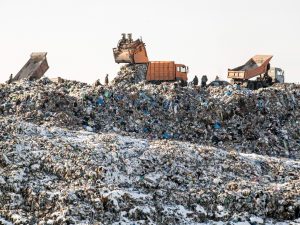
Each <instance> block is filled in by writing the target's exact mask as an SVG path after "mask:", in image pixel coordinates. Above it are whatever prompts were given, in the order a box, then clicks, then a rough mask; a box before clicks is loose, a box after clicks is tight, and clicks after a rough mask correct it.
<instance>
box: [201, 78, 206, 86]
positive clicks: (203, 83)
mask: <svg viewBox="0 0 300 225" xmlns="http://www.w3.org/2000/svg"><path fill="white" fill-rule="evenodd" d="M206 82H207V76H206V75H203V76H202V78H201V87H206Z"/></svg>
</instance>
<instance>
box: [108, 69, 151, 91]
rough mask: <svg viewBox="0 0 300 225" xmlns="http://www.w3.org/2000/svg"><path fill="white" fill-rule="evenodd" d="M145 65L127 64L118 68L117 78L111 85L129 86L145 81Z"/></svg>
mask: <svg viewBox="0 0 300 225" xmlns="http://www.w3.org/2000/svg"><path fill="white" fill-rule="evenodd" d="M146 75H147V65H146V64H129V65H124V66H122V67H121V68H120V71H119V73H118V76H117V77H116V78H115V79H114V80H113V81H112V84H113V85H118V86H122V87H124V86H131V85H132V84H138V83H141V82H144V81H145V80H146Z"/></svg>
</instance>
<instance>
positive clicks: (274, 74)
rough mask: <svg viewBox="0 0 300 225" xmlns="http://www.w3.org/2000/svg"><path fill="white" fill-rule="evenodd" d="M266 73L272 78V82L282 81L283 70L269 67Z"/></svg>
mask: <svg viewBox="0 0 300 225" xmlns="http://www.w3.org/2000/svg"><path fill="white" fill-rule="evenodd" d="M268 75H269V76H270V77H271V78H272V82H274V83H284V70H282V69H281V68H278V67H271V68H270V69H269V71H268Z"/></svg>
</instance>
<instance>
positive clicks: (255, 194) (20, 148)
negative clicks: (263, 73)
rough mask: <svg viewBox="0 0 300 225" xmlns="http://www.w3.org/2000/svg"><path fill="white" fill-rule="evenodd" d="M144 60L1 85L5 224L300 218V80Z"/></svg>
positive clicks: (1, 216)
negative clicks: (86, 78) (180, 78)
mask: <svg viewBox="0 0 300 225" xmlns="http://www.w3.org/2000/svg"><path fill="white" fill-rule="evenodd" d="M138 70H139V69H138ZM138 70H136V69H135V70H132V68H128V67H123V69H122V71H121V72H120V76H119V77H117V79H115V80H114V81H113V82H112V84H111V85H105V86H104V85H101V83H100V82H98V83H97V85H93V86H91V85H88V84H85V83H81V82H76V81H68V80H61V82H58V81H57V82H55V81H51V80H49V79H48V78H42V79H40V80H37V81H30V80H28V79H23V80H21V81H20V82H16V83H14V84H2V85H0V151H1V154H0V186H1V188H0V224H1V223H3V224H115V225H117V224H224V225H225V224H278V225H279V224H281V225H282V224H299V223H300V219H299V218H300V173H299V172H300V161H299V160H300V153H299V151H300V126H299V121H300V120H299V118H300V110H299V99H300V85H295V84H277V85H275V86H272V87H269V88H264V89H259V90H256V91H251V90H249V89H245V88H241V87H238V86H226V87H209V88H206V89H204V88H200V87H199V86H189V87H181V86H180V85H179V84H177V83H162V84H160V85H154V84H149V83H146V82H139V81H138V80H139V77H138V76H136V74H135V73H136V71H138ZM132 81H134V82H132Z"/></svg>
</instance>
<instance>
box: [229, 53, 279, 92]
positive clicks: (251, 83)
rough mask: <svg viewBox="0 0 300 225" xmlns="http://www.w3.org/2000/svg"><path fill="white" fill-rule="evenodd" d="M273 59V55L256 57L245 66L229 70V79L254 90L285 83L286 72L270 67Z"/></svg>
mask: <svg viewBox="0 0 300 225" xmlns="http://www.w3.org/2000/svg"><path fill="white" fill-rule="evenodd" d="M272 58H273V56H272V55H255V56H254V57H252V58H251V59H250V60H248V61H247V62H246V63H245V64H244V65H242V66H239V67H236V68H234V69H228V74H227V78H229V79H231V82H232V83H234V84H240V85H242V86H244V87H247V88H249V89H252V90H255V89H259V88H261V87H268V86H271V85H272V84H274V83H284V71H283V70H282V69H280V68H277V67H271V66H270V61H271V59H272ZM255 78H256V79H255Z"/></svg>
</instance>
